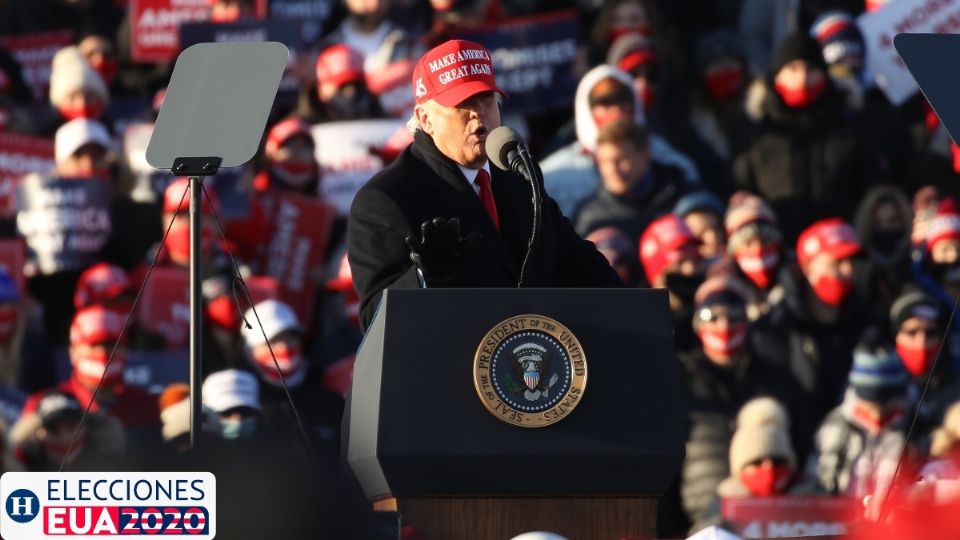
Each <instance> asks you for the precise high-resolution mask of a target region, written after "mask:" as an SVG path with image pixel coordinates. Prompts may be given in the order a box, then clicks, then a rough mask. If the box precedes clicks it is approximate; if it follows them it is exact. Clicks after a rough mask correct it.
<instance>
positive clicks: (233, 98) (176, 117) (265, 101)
mask: <svg viewBox="0 0 960 540" xmlns="http://www.w3.org/2000/svg"><path fill="white" fill-rule="evenodd" d="M288 56H289V52H288V51H287V48H286V47H285V46H284V45H283V44H281V43H275V42H265V43H198V44H196V45H193V46H192V47H189V48H187V49H186V50H184V51H183V52H182V53H181V54H180V56H179V57H178V58H177V63H176V65H175V66H174V68H173V75H172V76H171V78H170V85H169V86H168V88H167V94H166V97H165V98H164V102H163V106H162V108H161V109H160V115H159V117H158V118H157V124H156V126H155V128H154V131H153V135H152V136H151V137H150V144H149V145H148V146H147V162H148V163H149V164H150V165H151V166H153V167H155V168H157V169H169V170H170V171H171V172H172V173H173V174H176V175H179V176H186V177H188V178H189V179H190V445H191V447H192V448H196V447H197V445H198V444H199V434H200V427H201V410H202V409H201V403H202V400H201V395H200V387H201V372H202V342H201V331H202V324H203V322H202V321H203V302H202V297H201V292H200V280H201V276H200V256H201V255H200V216H201V208H202V206H201V197H202V191H203V178H204V177H206V176H211V175H214V174H216V173H217V171H218V170H219V168H220V167H221V166H224V167H237V166H240V165H243V164H244V163H246V162H247V161H249V160H250V159H251V158H252V157H253V156H254V154H256V151H257V147H258V146H259V144H260V139H261V138H262V136H263V130H264V128H265V127H266V124H267V118H268V117H269V114H270V109H271V107H272V106H273V100H274V98H275V97H276V94H277V89H278V88H279V86H280V77H281V76H282V75H283V70H284V68H285V67H286V65H287V59H288Z"/></svg>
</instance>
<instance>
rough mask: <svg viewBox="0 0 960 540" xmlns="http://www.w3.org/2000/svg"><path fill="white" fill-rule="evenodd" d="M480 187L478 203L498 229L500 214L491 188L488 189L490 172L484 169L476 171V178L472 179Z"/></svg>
mask: <svg viewBox="0 0 960 540" xmlns="http://www.w3.org/2000/svg"><path fill="white" fill-rule="evenodd" d="M473 183H475V184H476V185H477V187H479V188H480V204H482V205H483V208H484V209H485V210H486V211H487V213H488V214H490V219H491V220H493V225H494V227H496V228H497V230H498V231H499V230H500V215H499V214H497V203H496V202H495V201H494V200H493V190H492V189H490V173H488V172H487V171H486V170H485V169H480V170H479V171H478V172H477V178H476V179H475V180H474V181H473Z"/></svg>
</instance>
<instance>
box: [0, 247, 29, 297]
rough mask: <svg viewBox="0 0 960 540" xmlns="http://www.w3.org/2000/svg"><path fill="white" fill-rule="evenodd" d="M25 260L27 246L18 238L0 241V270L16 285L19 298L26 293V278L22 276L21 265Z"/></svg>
mask: <svg viewBox="0 0 960 540" xmlns="http://www.w3.org/2000/svg"><path fill="white" fill-rule="evenodd" d="M26 260H27V246H26V244H24V242H23V240H22V239H20V238H15V239H10V240H0V270H3V271H4V272H6V273H7V274H9V275H10V277H12V278H13V282H14V283H16V284H17V292H19V293H20V295H21V297H22V296H23V293H24V292H25V291H26V286H27V284H26V278H25V277H24V275H23V263H24V262H26Z"/></svg>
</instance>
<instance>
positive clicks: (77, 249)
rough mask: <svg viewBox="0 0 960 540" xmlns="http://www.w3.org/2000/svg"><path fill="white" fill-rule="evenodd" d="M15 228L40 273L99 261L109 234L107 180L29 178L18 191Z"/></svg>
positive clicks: (85, 265)
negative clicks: (24, 241)
mask: <svg viewBox="0 0 960 540" xmlns="http://www.w3.org/2000/svg"><path fill="white" fill-rule="evenodd" d="M17 208H19V209H20V210H19V212H18V214H17V230H18V231H19V233H20V234H21V235H23V237H24V238H25V239H26V241H27V247H28V248H29V252H30V259H31V262H33V263H35V264H36V265H37V269H38V270H39V272H40V273H42V274H53V273H55V272H62V271H68V270H81V269H83V268H86V267H88V266H90V265H91V264H93V263H95V262H97V259H98V258H99V255H100V251H101V250H102V249H103V245H104V244H105V243H106V242H107V238H108V237H109V236H110V231H111V224H110V183H109V182H107V181H105V180H92V179H63V178H56V179H52V180H47V179H45V178H43V177H40V176H30V177H28V178H27V179H26V180H24V181H23V183H22V184H21V185H20V188H19V189H18V190H17Z"/></svg>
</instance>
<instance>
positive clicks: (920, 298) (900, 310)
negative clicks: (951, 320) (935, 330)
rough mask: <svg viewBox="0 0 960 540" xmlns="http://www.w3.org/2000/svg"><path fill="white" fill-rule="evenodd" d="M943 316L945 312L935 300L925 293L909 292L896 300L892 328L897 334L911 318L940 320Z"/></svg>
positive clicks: (892, 315)
mask: <svg viewBox="0 0 960 540" xmlns="http://www.w3.org/2000/svg"><path fill="white" fill-rule="evenodd" d="M942 315H943V311H942V310H941V309H940V304H939V303H938V302H937V300H936V299H935V298H933V297H932V296H930V295H928V294H926V293H924V292H923V291H919V290H912V291H907V292H904V293H903V294H901V295H900V296H899V297H898V298H897V299H896V300H894V302H893V305H892V306H891V307H890V328H891V330H892V331H893V333H894V334H896V333H897V331H899V330H900V325H901V324H903V321H905V320H907V319H909V318H910V317H920V318H923V319H928V320H939V319H940V317H941V316H942Z"/></svg>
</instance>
